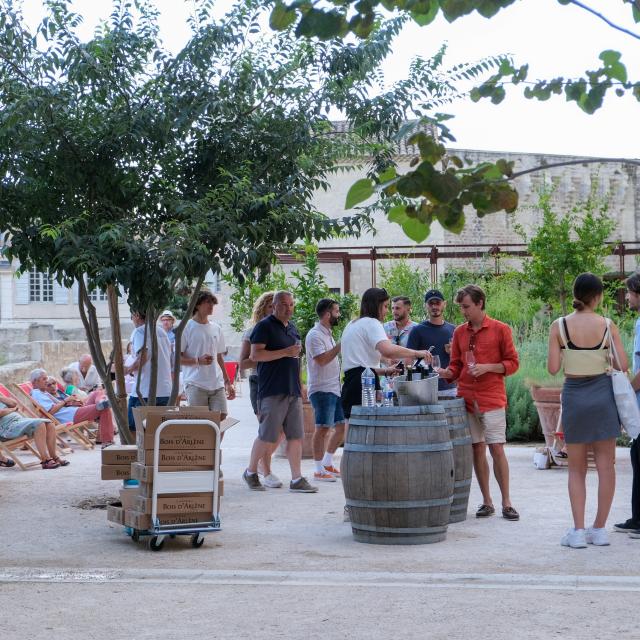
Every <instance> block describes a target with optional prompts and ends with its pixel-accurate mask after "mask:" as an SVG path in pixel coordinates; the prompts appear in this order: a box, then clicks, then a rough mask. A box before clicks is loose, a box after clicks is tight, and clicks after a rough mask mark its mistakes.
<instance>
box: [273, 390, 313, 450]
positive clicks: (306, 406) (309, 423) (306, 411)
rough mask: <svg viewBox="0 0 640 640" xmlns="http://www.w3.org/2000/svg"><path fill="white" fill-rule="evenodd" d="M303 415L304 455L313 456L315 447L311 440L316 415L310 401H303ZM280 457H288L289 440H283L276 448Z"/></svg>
mask: <svg viewBox="0 0 640 640" xmlns="http://www.w3.org/2000/svg"><path fill="white" fill-rule="evenodd" d="M302 417H303V420H304V439H303V440H302V457H303V458H313V448H312V443H311V440H312V439H313V433H314V431H315V429H316V417H315V414H314V413H313V407H312V406H311V403H310V402H303V403H302ZM276 456H277V457H278V458H286V457H287V441H286V440H283V441H282V442H281V443H280V444H279V445H278V448H277V449H276Z"/></svg>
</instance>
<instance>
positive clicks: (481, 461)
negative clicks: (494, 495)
mask: <svg viewBox="0 0 640 640" xmlns="http://www.w3.org/2000/svg"><path fill="white" fill-rule="evenodd" d="M473 470H474V471H475V474H476V480H477V481H478V486H479V487H480V492H481V493H482V504H486V505H488V506H490V507H492V506H493V500H492V499H491V492H490V490H489V462H488V461H487V445H486V443H484V442H474V443H473Z"/></svg>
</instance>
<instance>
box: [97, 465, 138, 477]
mask: <svg viewBox="0 0 640 640" xmlns="http://www.w3.org/2000/svg"><path fill="white" fill-rule="evenodd" d="M101 470H102V472H101V476H100V477H101V478H102V479H103V480H129V479H130V478H131V465H130V464H103V465H102V467H101Z"/></svg>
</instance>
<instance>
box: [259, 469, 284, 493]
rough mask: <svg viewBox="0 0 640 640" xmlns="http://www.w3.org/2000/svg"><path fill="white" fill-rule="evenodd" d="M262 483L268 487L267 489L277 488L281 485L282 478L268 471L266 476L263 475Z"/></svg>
mask: <svg viewBox="0 0 640 640" xmlns="http://www.w3.org/2000/svg"><path fill="white" fill-rule="evenodd" d="M262 484H263V485H264V486H265V487H269V489H279V488H280V487H281V486H282V480H280V478H278V476H277V475H275V474H274V473H270V474H269V475H268V476H265V477H264V480H263V481H262Z"/></svg>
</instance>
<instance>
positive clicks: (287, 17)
mask: <svg viewBox="0 0 640 640" xmlns="http://www.w3.org/2000/svg"><path fill="white" fill-rule="evenodd" d="M295 21H296V12H295V11H294V10H293V9H288V8H287V7H285V5H284V4H283V3H282V2H281V1H280V0H277V2H276V6H275V7H274V8H273V11H272V12H271V15H270V16H269V26H270V27H271V28H272V29H273V30H274V31H284V30H285V29H287V28H288V27H290V26H291V25H292V24H293V23H294V22H295Z"/></svg>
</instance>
